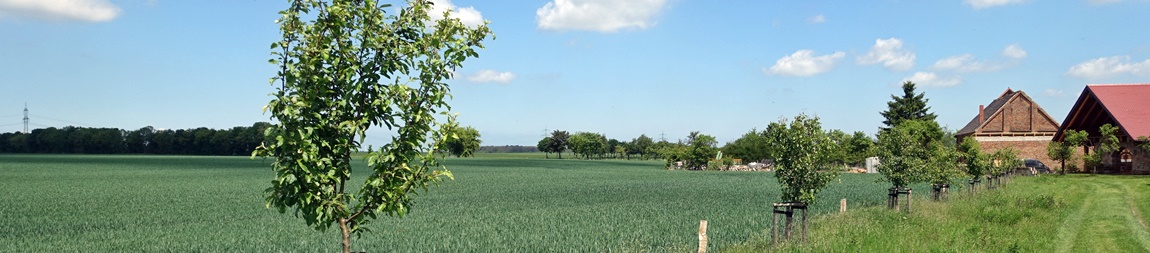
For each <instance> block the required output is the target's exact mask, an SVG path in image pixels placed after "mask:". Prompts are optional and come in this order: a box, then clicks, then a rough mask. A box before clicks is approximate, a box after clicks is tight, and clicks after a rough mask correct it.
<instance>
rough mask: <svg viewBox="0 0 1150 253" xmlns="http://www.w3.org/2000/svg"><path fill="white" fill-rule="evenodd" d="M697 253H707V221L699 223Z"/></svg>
mask: <svg viewBox="0 0 1150 253" xmlns="http://www.w3.org/2000/svg"><path fill="white" fill-rule="evenodd" d="M699 253H707V220H700V221H699Z"/></svg>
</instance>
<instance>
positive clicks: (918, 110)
mask: <svg viewBox="0 0 1150 253" xmlns="http://www.w3.org/2000/svg"><path fill="white" fill-rule="evenodd" d="M890 98H891V99H893V100H894V101H890V102H887V103H886V105H887V107H888V109H887V110H886V111H884V112H881V114H882V117H883V118H885V120H883V121H882V123H883V124H885V125H886V126H887V127H885V128H883V130H886V129H890V128H892V127H894V126H897V125H898V124H899V123H902V122H903V121H906V120H925V121H934V118H935V117H936V116H935V115H934V113H931V112H929V111H930V107H928V106H926V102H927V100H929V99H926V98H923V93H918V94H915V92H914V82H911V81H906V82H904V83H902V97H898V96H895V95H891V96H890Z"/></svg>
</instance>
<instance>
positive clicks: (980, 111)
mask: <svg viewBox="0 0 1150 253" xmlns="http://www.w3.org/2000/svg"><path fill="white" fill-rule="evenodd" d="M985 110H986V107H985V106H983V105H978V125H980V126H981V125H982V123H983V122H985V121H986V117H985V116H983V114H982V111H985Z"/></svg>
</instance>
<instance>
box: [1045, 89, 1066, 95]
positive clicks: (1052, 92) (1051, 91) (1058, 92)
mask: <svg viewBox="0 0 1150 253" xmlns="http://www.w3.org/2000/svg"><path fill="white" fill-rule="evenodd" d="M1042 95H1046V96H1047V97H1061V96H1062V90H1055V89H1046V91H1043V92H1042Z"/></svg>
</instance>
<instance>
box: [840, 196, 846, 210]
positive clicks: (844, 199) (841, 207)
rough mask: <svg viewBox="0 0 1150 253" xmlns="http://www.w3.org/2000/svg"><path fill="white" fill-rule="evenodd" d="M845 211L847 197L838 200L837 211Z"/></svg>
mask: <svg viewBox="0 0 1150 253" xmlns="http://www.w3.org/2000/svg"><path fill="white" fill-rule="evenodd" d="M845 212H847V199H846V198H843V199H842V200H839V213H845Z"/></svg>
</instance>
